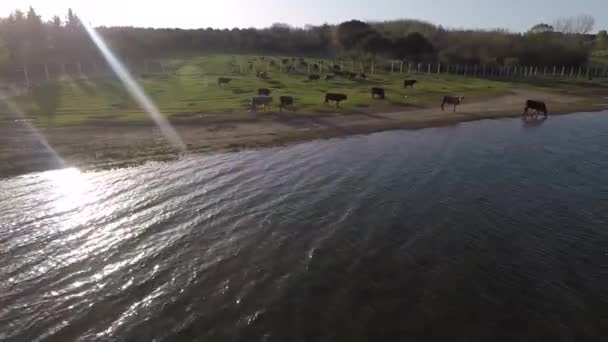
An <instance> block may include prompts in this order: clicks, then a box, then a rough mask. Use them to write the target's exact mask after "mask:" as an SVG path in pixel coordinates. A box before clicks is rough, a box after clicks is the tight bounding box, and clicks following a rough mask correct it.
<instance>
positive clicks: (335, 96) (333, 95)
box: [325, 93, 348, 107]
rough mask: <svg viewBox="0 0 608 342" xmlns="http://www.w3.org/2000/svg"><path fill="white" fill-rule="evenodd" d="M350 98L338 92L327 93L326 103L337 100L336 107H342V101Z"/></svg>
mask: <svg viewBox="0 0 608 342" xmlns="http://www.w3.org/2000/svg"><path fill="white" fill-rule="evenodd" d="M347 99H348V98H347V97H346V95H344V94H336V93H327V94H325V103H329V101H335V102H336V107H340V101H345V100H347Z"/></svg>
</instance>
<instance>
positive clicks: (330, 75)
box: [325, 74, 336, 81]
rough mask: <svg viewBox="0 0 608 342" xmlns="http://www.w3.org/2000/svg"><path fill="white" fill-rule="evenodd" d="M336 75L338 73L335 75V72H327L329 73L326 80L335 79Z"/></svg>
mask: <svg viewBox="0 0 608 342" xmlns="http://www.w3.org/2000/svg"><path fill="white" fill-rule="evenodd" d="M334 77H336V75H334V74H327V75H325V80H326V81H329V80H333V79H334Z"/></svg>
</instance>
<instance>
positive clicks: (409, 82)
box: [403, 80, 418, 88]
mask: <svg viewBox="0 0 608 342" xmlns="http://www.w3.org/2000/svg"><path fill="white" fill-rule="evenodd" d="M417 82H418V81H416V80H405V81H403V88H407V87H412V88H414V84H416V83H417Z"/></svg>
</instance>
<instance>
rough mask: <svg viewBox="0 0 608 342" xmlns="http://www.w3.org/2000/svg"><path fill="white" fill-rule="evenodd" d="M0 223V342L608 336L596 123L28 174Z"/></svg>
mask: <svg viewBox="0 0 608 342" xmlns="http://www.w3.org/2000/svg"><path fill="white" fill-rule="evenodd" d="M0 219H1V221H0V222H2V224H1V227H0V340H8V341H72V340H74V341H106V340H119V341H152V340H155V341H176V340H178V341H181V340H184V341H194V340H196V341H359V340H361V341H363V340H373V341H402V340H418V341H434V340H436V341H473V340H480V341H481V340H484V341H538V340H547V341H605V340H606V337H607V336H608V316H607V312H608V311H607V308H608V269H607V265H608V113H597V114H577V115H569V116H559V117H551V118H549V120H547V121H545V122H543V123H542V124H538V125H531V124H527V125H524V124H523V123H522V122H521V121H520V120H516V119H507V120H494V121H491V120H488V121H480V122H472V123H467V124H461V125H458V126H453V127H444V128H435V129H425V130H418V131H395V132H385V133H378V134H372V135H362V136H355V137H349V138H343V139H334V140H328V141H318V142H311V143H304V144H299V145H295V146H290V147H285V148H274V149H265V150H258V151H247V152H240V153H231V154H218V155H211V156H194V157H188V158H185V159H184V160H180V161H177V162H172V163H149V164H146V165H144V166H141V167H135V168H130V169H121V170H113V171H104V172H93V173H80V172H79V171H78V170H75V169H68V170H60V171H50V172H44V173H37V174H31V175H26V176H22V177H18V178H11V179H7V180H3V181H0Z"/></svg>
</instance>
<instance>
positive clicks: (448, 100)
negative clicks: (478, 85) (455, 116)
mask: <svg viewBox="0 0 608 342" xmlns="http://www.w3.org/2000/svg"><path fill="white" fill-rule="evenodd" d="M463 100H464V96H460V97H455V96H444V97H443V102H442V103H441V110H443V108H444V106H445V105H446V104H450V105H454V112H455V111H456V106H458V105H459V104H461V103H462V101H463Z"/></svg>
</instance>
